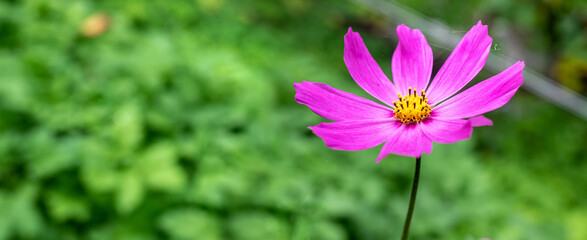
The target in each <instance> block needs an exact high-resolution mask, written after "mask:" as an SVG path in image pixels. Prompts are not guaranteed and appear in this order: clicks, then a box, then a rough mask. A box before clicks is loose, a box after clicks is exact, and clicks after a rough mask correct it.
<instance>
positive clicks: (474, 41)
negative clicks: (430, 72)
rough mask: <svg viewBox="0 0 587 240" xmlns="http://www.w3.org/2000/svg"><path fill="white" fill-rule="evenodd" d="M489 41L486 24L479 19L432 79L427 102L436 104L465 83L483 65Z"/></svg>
mask: <svg viewBox="0 0 587 240" xmlns="http://www.w3.org/2000/svg"><path fill="white" fill-rule="evenodd" d="M491 41H492V39H491V37H489V35H487V26H486V25H482V24H481V21H479V22H478V23H477V25H475V26H473V28H471V30H469V32H467V34H465V36H464V37H463V39H461V41H460V42H459V44H458V45H457V46H456V47H455V49H454V50H453V51H452V53H451V54H450V56H449V57H448V59H447V60H446V62H445V63H444V65H442V67H441V68H440V70H439V71H438V73H437V74H436V76H435V77H434V80H432V83H431V84H430V87H428V90H426V93H427V94H428V99H429V100H428V103H430V104H437V103H439V102H441V101H442V100H444V99H446V98H448V97H450V96H452V95H453V94H455V93H456V92H458V91H459V90H461V88H463V87H464V86H465V85H467V83H469V81H471V80H472V79H473V78H474V77H475V76H476V75H477V73H479V71H481V69H482V68H483V65H485V61H486V60H487V56H488V55H489V50H491Z"/></svg>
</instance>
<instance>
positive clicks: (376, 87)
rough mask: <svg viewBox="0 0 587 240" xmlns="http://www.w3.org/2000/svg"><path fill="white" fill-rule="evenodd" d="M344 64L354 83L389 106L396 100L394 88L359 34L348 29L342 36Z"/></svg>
mask: <svg viewBox="0 0 587 240" xmlns="http://www.w3.org/2000/svg"><path fill="white" fill-rule="evenodd" d="M344 62H345V64H346V66H347V68H348V69H349V73H350V74H351V76H352V77H353V79H355V82H357V84H359V86H361V88H363V90H365V91H366V92H367V93H369V94H371V96H373V97H375V98H377V99H379V101H382V102H384V103H385V104H387V105H389V106H393V104H392V102H393V101H394V100H396V99H397V92H396V90H395V86H394V85H393V83H391V81H389V78H387V76H385V74H384V73H383V71H382V70H381V68H380V67H379V65H377V62H375V60H374V59H373V57H371V54H370V53H369V50H367V47H366V46H365V43H364V42H363V39H362V38H361V36H360V35H359V33H356V32H353V30H352V29H351V28H349V31H348V33H347V34H346V35H345V36H344Z"/></svg>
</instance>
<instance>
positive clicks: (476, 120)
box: [469, 115, 493, 127]
mask: <svg viewBox="0 0 587 240" xmlns="http://www.w3.org/2000/svg"><path fill="white" fill-rule="evenodd" d="M469 122H471V126H473V127H482V126H493V121H491V119H489V118H486V117H485V116H483V115H479V116H476V117H472V118H469Z"/></svg>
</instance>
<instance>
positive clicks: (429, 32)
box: [352, 0, 587, 121]
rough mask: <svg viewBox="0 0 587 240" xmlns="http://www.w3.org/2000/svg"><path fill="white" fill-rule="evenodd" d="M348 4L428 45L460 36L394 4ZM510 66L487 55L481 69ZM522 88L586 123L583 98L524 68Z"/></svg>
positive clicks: (360, 0) (374, 0) (368, 0)
mask: <svg viewBox="0 0 587 240" xmlns="http://www.w3.org/2000/svg"><path fill="white" fill-rule="evenodd" d="M352 1H353V2H355V3H357V4H359V5H360V6H363V7H365V8H367V9H369V10H371V11H373V12H376V13H378V14H381V15H382V16H385V17H386V18H387V19H388V20H389V21H392V22H395V23H405V24H406V25H408V26H410V27H413V28H417V29H420V30H421V31H422V32H424V33H425V35H426V37H427V38H428V41H429V42H430V44H431V45H438V46H441V47H443V48H451V47H449V46H455V45H456V44H457V43H458V41H459V39H460V38H461V37H462V36H460V35H462V34H455V33H454V31H452V30H451V29H450V28H449V27H448V26H446V25H445V24H443V23H442V22H440V21H438V20H433V19H430V18H428V17H426V16H424V15H423V14H421V13H419V12H417V11H414V10H412V9H410V8H408V7H406V6H403V5H402V4H400V3H397V2H387V1H381V0H352ZM516 59H523V57H522V56H517V57H516ZM514 62H515V61H513V60H512V58H510V57H508V56H504V55H501V54H495V53H490V55H489V58H488V59H487V63H486V64H485V68H484V69H485V70H487V71H490V72H492V73H499V72H501V71H503V70H504V69H506V68H507V67H508V66H511V65H512V64H513V63H514ZM522 87H523V88H524V89H526V90H527V91H529V92H531V93H532V94H534V95H536V96H538V97H540V98H542V99H544V100H546V101H548V102H550V103H553V104H555V105H557V106H559V107H561V108H563V109H565V110H567V111H568V112H570V113H573V114H575V115H576V116H578V117H580V118H582V119H583V120H586V121H587V99H586V98H585V97H584V96H582V95H580V94H578V93H576V92H575V91H573V90H570V89H568V88H567V87H565V86H563V85H561V84H559V83H558V82H556V81H554V80H552V79H550V78H548V77H546V76H544V75H542V74H540V73H539V72H537V71H535V70H533V69H532V68H531V67H528V66H526V68H525V69H524V85H522Z"/></svg>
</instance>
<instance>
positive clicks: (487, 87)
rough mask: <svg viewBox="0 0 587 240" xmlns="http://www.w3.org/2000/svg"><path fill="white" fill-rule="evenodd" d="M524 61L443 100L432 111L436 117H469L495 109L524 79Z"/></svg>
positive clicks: (508, 97)
mask: <svg viewBox="0 0 587 240" xmlns="http://www.w3.org/2000/svg"><path fill="white" fill-rule="evenodd" d="M523 69H524V62H517V63H516V64H514V65H512V66H511V67H509V68H508V69H506V70H505V71H503V72H501V73H499V74H497V75H495V76H493V77H491V78H489V79H487V80H485V81H483V82H480V83H478V84H477V85H475V86H473V87H471V88H469V89H467V90H465V91H463V92H461V93H459V94H457V95H456V96H454V97H452V98H450V99H448V100H446V101H444V102H443V103H441V104H440V105H438V106H437V107H436V108H434V109H433V110H432V111H433V112H434V114H435V117H437V118H445V119H454V118H469V117H474V116H477V115H481V114H483V113H486V112H489V111H492V110H495V109H497V108H499V107H501V106H503V105H504V104H506V103H507V102H508V101H509V100H510V99H511V98H512V96H514V93H516V90H518V88H519V87H520V86H521V85H522V83H523V81H524V79H523V77H522V70H523Z"/></svg>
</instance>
